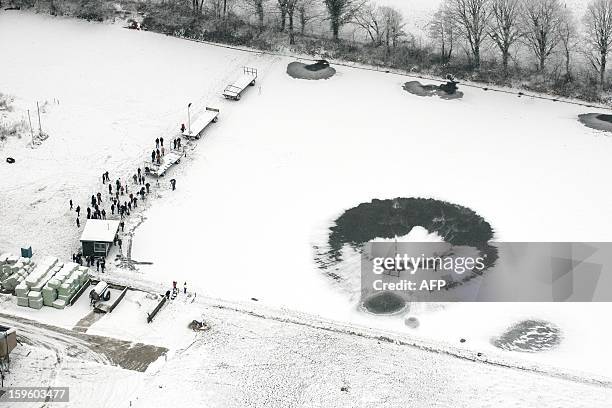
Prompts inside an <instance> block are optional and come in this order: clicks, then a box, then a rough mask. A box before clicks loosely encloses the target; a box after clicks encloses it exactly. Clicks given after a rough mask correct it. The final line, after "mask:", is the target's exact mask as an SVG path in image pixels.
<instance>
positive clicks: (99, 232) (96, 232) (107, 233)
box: [81, 219, 119, 242]
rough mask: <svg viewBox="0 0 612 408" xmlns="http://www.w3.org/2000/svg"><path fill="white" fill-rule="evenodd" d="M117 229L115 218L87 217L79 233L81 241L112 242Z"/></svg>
mask: <svg viewBox="0 0 612 408" xmlns="http://www.w3.org/2000/svg"><path fill="white" fill-rule="evenodd" d="M118 230H119V221H117V220H97V219H89V220H87V224H85V229H84V230H83V234H82V235H81V241H96V242H113V240H114V239H115V235H116V234H117V231H118Z"/></svg>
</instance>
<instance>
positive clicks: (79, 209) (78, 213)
mask: <svg viewBox="0 0 612 408" xmlns="http://www.w3.org/2000/svg"><path fill="white" fill-rule="evenodd" d="M76 213H77V217H78V216H79V215H81V206H80V205H77V208H76Z"/></svg>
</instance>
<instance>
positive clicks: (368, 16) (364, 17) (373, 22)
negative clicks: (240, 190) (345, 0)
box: [353, 2, 384, 46]
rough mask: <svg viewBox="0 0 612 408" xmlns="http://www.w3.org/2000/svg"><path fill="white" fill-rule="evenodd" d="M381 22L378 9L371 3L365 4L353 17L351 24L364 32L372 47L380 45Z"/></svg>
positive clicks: (380, 14)
mask: <svg viewBox="0 0 612 408" xmlns="http://www.w3.org/2000/svg"><path fill="white" fill-rule="evenodd" d="M382 20H383V17H382V13H381V12H380V9H379V8H378V6H376V5H375V4H372V3H371V2H368V3H365V4H364V5H363V7H361V8H360V9H359V10H357V12H356V13H355V16H354V17H353V22H354V23H355V24H356V25H357V26H359V27H361V28H362V29H363V30H364V31H365V32H366V34H367V36H368V37H369V38H370V41H371V42H372V45H374V46H378V45H381V44H382V41H383V35H384V32H383V31H384V27H383V22H382Z"/></svg>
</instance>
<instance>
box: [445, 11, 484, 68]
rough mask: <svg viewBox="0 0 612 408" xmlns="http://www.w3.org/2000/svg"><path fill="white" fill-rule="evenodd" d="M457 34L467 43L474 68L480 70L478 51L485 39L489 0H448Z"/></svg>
mask: <svg viewBox="0 0 612 408" xmlns="http://www.w3.org/2000/svg"><path fill="white" fill-rule="evenodd" d="M448 2H449V4H448V7H449V11H450V13H451V15H452V17H453V18H454V19H455V21H456V22H457V28H458V32H459V34H460V35H461V36H462V37H463V38H464V39H465V40H466V42H467V43H468V46H469V49H470V54H471V57H472V60H473V61H472V62H473V64H474V68H476V69H479V68H480V50H481V47H482V45H483V42H484V40H485V38H486V32H487V26H488V22H489V15H490V11H489V7H488V4H489V2H490V0H448Z"/></svg>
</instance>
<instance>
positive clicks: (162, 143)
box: [159, 137, 164, 147]
mask: <svg viewBox="0 0 612 408" xmlns="http://www.w3.org/2000/svg"><path fill="white" fill-rule="evenodd" d="M159 144H160V145H161V147H164V138H163V137H160V138H159Z"/></svg>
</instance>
